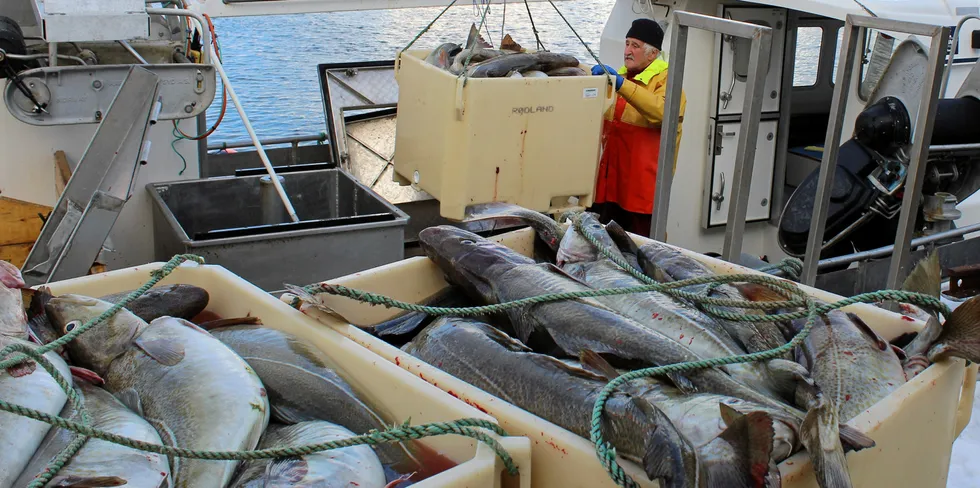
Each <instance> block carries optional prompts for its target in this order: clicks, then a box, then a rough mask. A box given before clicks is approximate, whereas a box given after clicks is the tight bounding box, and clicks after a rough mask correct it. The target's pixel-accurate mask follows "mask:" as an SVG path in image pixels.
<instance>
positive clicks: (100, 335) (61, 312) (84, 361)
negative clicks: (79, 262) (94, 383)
mask: <svg viewBox="0 0 980 488" xmlns="http://www.w3.org/2000/svg"><path fill="white" fill-rule="evenodd" d="M112 306H113V304H112V303H109V302H107V301H104V300H99V299H97V298H92V297H87V296H84V295H73V294H67V295H61V296H57V297H54V298H52V299H51V300H49V301H48V303H47V304H46V305H45V306H44V309H45V311H46V312H47V315H48V318H49V319H50V320H51V325H52V326H53V327H54V331H55V333H57V334H58V335H59V336H64V335H66V334H68V333H70V332H72V331H74V330H75V329H77V328H78V327H81V326H82V325H83V324H85V323H88V322H90V321H92V320H93V319H95V318H96V317H98V316H100V315H102V314H103V313H105V312H106V311H107V310H109V309H110V308H112ZM145 327H147V324H146V322H144V321H143V320H141V319H140V318H139V317H137V316H136V315H133V313H132V312H130V311H129V310H126V309H125V308H120V309H119V310H118V311H117V312H116V313H115V314H114V315H113V316H112V317H110V318H108V319H107V320H105V321H103V322H102V323H101V324H98V325H96V326H94V327H92V328H90V329H88V330H87V331H85V332H84V333H82V334H81V335H79V336H77V337H75V339H74V340H73V341H71V342H69V343H68V344H67V345H66V346H65V347H67V348H68V349H69V351H70V352H71V356H72V358H73V359H74V360H75V361H77V362H78V364H79V365H80V366H84V367H86V368H88V369H91V370H92V371H94V372H95V373H97V374H99V375H104V374H105V373H106V371H107V370H108V369H109V364H110V363H111V362H112V360H113V359H115V358H116V357H117V356H119V355H120V354H122V353H123V352H125V351H126V350H127V349H128V348H129V347H130V346H131V344H132V342H133V338H135V337H136V336H137V335H139V333H140V332H141V331H142V330H143V329H144V328H145Z"/></svg>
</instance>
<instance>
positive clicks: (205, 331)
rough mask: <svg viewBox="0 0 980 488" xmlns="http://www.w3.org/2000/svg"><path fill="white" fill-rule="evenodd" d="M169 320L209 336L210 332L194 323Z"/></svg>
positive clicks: (175, 318) (185, 320)
mask: <svg viewBox="0 0 980 488" xmlns="http://www.w3.org/2000/svg"><path fill="white" fill-rule="evenodd" d="M160 318H161V319H165V318H167V317H160ZM170 318H172V319H174V320H176V321H177V323H178V324H180V325H183V326H186V327H188V328H190V329H191V330H196V331H198V332H200V333H202V334H204V335H207V336H210V335H211V333H210V332H208V331H207V330H205V329H203V328H201V326H199V325H197V324H195V323H194V322H191V321H190V320H187V319H182V318H180V317H170ZM224 320H235V319H233V318H232V319H224ZM178 362H179V361H178Z"/></svg>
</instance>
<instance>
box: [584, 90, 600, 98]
mask: <svg viewBox="0 0 980 488" xmlns="http://www.w3.org/2000/svg"><path fill="white" fill-rule="evenodd" d="M598 96H599V89H598V88H586V89H584V90H582V98H595V97H598Z"/></svg>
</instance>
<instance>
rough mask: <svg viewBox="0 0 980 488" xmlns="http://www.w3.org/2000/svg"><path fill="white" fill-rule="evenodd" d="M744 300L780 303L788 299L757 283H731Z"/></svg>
mask: <svg viewBox="0 0 980 488" xmlns="http://www.w3.org/2000/svg"><path fill="white" fill-rule="evenodd" d="M732 286H734V287H735V289H737V290H738V291H739V292H740V293H741V294H742V296H744V297H745V299H746V300H749V301H753V302H782V301H786V300H789V297H788V296H786V295H783V294H782V293H779V292H778V291H776V290H773V289H772V288H769V287H768V286H766V285H763V284H759V283H732Z"/></svg>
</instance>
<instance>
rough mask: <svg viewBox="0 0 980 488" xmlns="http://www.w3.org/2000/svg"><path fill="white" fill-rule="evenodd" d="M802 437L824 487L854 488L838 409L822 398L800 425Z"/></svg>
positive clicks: (819, 481)
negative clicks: (843, 443)
mask: <svg viewBox="0 0 980 488" xmlns="http://www.w3.org/2000/svg"><path fill="white" fill-rule="evenodd" d="M800 438H801V441H802V442H803V446H804V447H806V450H807V453H809V455H810V461H811V462H812V463H813V471H814V474H816V477H817V484H819V485H820V487H821V488H850V487H851V476H850V473H849V472H848V468H847V460H846V459H845V457H844V447H843V446H842V445H841V442H840V431H839V429H838V419H837V409H836V408H835V407H834V405H833V404H832V403H831V402H829V401H827V400H826V399H825V398H823V397H821V398H820V399H819V400H818V401H817V402H816V405H814V406H813V407H811V408H810V410H809V411H808V412H807V414H806V417H805V418H804V419H803V424H802V425H801V426H800Z"/></svg>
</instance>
